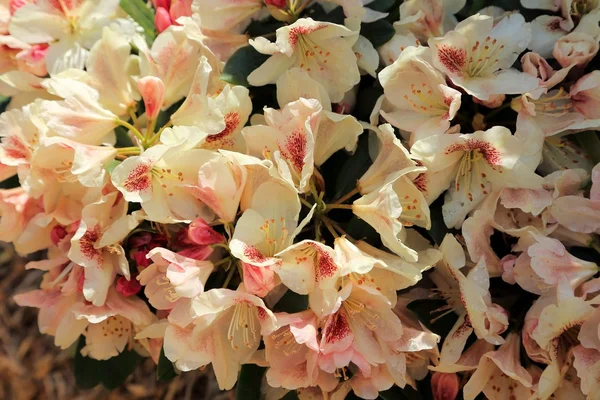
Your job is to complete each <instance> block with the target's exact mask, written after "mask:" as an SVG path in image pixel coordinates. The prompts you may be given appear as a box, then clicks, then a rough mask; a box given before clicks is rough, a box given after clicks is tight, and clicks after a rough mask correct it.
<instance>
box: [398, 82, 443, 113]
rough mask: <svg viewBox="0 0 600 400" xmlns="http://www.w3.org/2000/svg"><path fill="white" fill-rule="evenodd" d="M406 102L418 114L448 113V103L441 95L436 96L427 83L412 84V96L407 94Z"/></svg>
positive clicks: (405, 96)
mask: <svg viewBox="0 0 600 400" xmlns="http://www.w3.org/2000/svg"><path fill="white" fill-rule="evenodd" d="M436 94H437V96H436ZM404 100H406V101H407V102H408V103H409V104H410V106H411V107H412V109H413V110H415V111H417V112H422V113H426V114H430V115H444V114H446V113H447V112H448V103H447V102H446V101H445V99H443V97H440V96H439V93H437V92H436V93H435V94H434V92H433V89H432V88H431V86H430V85H429V84H427V83H426V82H421V83H417V84H414V83H411V84H410V94H408V93H407V94H405V95H404Z"/></svg>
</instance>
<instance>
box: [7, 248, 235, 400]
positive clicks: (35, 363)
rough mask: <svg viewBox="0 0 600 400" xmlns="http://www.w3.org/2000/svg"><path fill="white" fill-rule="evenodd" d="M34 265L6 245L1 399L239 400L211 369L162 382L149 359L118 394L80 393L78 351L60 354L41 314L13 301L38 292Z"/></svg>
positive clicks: (101, 390) (38, 275)
mask: <svg viewBox="0 0 600 400" xmlns="http://www.w3.org/2000/svg"><path fill="white" fill-rule="evenodd" d="M27 261H28V260H26V259H23V258H20V257H19V256H17V255H16V254H15V252H14V250H13V249H12V247H11V246H9V245H6V244H4V243H1V242H0V399H5V400H29V399H35V400H44V399H48V400H55V399H56V400H64V399H74V400H87V399H90V400H91V399H94V400H98V399H107V400H121V399H123V400H124V399H165V400H175V399H177V400H179V399H185V400H188V399H194V400H197V399H211V400H212V399H215V400H227V399H233V398H234V395H233V392H220V391H219V388H218V387H217V384H216V381H215V380H214V378H213V374H212V371H211V370H210V368H207V369H205V370H197V371H192V372H187V373H185V374H182V375H179V376H177V377H176V378H174V379H172V380H171V381H169V382H158V381H157V380H156V366H155V365H154V363H153V362H152V360H151V359H147V360H145V361H144V362H142V364H141V365H140V366H138V368H137V369H136V371H135V373H134V374H133V375H132V376H130V377H129V378H128V379H127V381H126V382H125V383H124V384H123V385H121V387H119V388H118V389H116V390H113V391H108V390H106V389H104V388H103V387H101V386H97V387H95V388H94V389H90V390H79V389H78V388H77V387H76V385H75V377H74V375H73V365H72V364H73V360H72V354H73V352H74V350H73V349H68V350H60V349H59V348H57V347H55V346H54V343H53V338H52V337H50V336H47V335H42V334H41V333H40V332H39V330H38V326H37V309H33V308H24V307H19V306H17V305H16V304H15V302H14V301H13V299H12V297H13V295H15V294H17V293H22V292H25V291H28V290H32V289H37V288H38V285H39V282H40V280H41V277H42V272H41V271H33V270H29V271H25V268H24V266H25V264H26V263H27Z"/></svg>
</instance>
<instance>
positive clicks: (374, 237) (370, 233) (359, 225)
mask: <svg viewBox="0 0 600 400" xmlns="http://www.w3.org/2000/svg"><path fill="white" fill-rule="evenodd" d="M346 233H347V234H348V235H350V236H352V237H353V238H354V239H356V240H365V241H367V242H368V243H369V244H371V245H373V246H378V245H379V244H380V243H381V240H380V237H379V233H377V231H376V230H375V229H373V227H372V226H371V225H369V224H367V223H366V222H365V221H363V220H362V219H360V218H358V217H357V216H356V215H353V216H352V218H351V219H350V222H349V223H348V226H347V227H346Z"/></svg>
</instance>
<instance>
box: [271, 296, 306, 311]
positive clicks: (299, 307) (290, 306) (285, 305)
mask: <svg viewBox="0 0 600 400" xmlns="http://www.w3.org/2000/svg"><path fill="white" fill-rule="evenodd" d="M307 309H308V296H305V295H301V294H298V293H294V292H292V291H291V290H288V291H287V292H286V293H285V294H284V295H283V297H282V298H281V299H280V300H279V301H278V302H277V304H275V306H274V307H273V311H274V312H286V313H290V314H291V313H297V312H301V311H305V310H307Z"/></svg>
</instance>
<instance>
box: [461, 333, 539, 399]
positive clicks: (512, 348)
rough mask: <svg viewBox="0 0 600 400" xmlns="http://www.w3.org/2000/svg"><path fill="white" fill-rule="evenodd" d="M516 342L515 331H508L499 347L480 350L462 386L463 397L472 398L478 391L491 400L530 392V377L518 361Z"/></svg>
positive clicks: (521, 396) (517, 396) (518, 353)
mask: <svg viewBox="0 0 600 400" xmlns="http://www.w3.org/2000/svg"><path fill="white" fill-rule="evenodd" d="M520 345H521V341H520V337H519V335H518V334H516V333H510V334H509V335H508V336H507V338H506V342H505V343H504V344H503V345H502V346H500V348H498V349H497V350H496V351H491V352H489V353H486V354H484V355H483V357H481V360H480V361H479V366H478V367H477V369H476V370H475V372H474V373H473V375H472V376H471V378H470V379H469V382H467V384H466V385H465V387H464V397H465V400H473V399H475V398H476V397H477V395H479V393H481V392H483V393H484V394H485V396H486V398H488V399H491V400H501V399H508V398H511V396H512V398H515V399H522V398H529V397H530V396H531V395H533V394H534V390H533V379H532V377H531V375H530V374H529V372H528V371H527V370H526V369H525V368H523V366H522V365H521V359H520V350H521V346H520Z"/></svg>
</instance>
